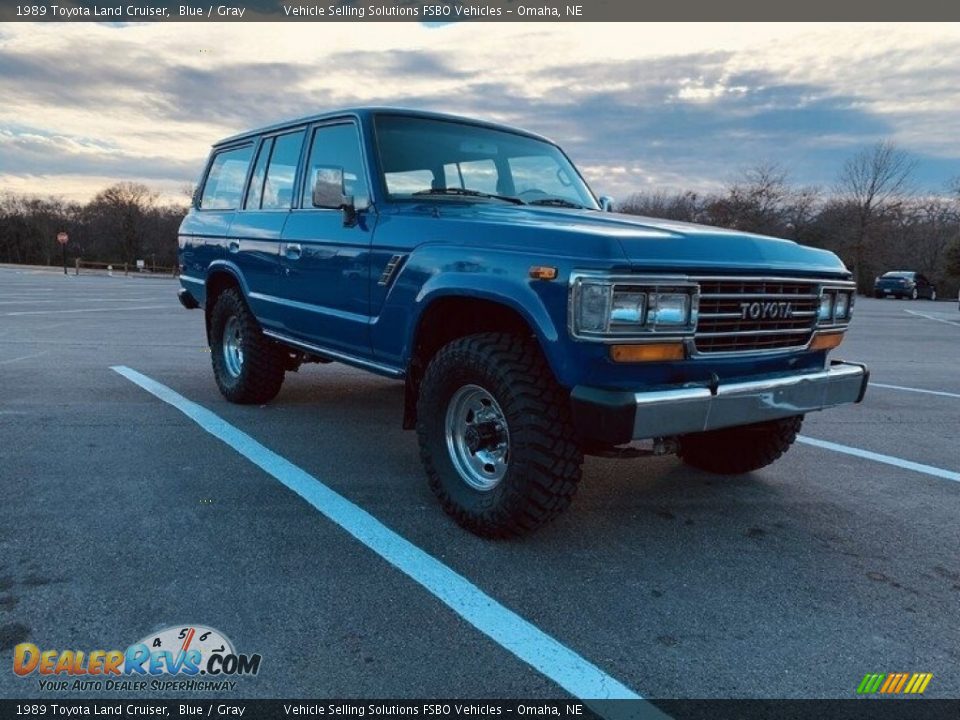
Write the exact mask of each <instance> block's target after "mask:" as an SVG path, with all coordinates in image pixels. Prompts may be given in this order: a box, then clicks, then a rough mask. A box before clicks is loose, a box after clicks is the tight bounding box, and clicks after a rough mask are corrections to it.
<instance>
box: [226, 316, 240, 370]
mask: <svg viewBox="0 0 960 720" xmlns="http://www.w3.org/2000/svg"><path fill="white" fill-rule="evenodd" d="M223 364H224V366H225V367H226V368H227V372H228V373H229V374H230V377H234V378H238V377H240V372H241V371H242V370H243V333H242V332H241V328H240V320H239V319H238V318H237V317H236V316H235V315H234V316H233V317H231V318H230V319H229V320H227V323H226V325H224V326H223Z"/></svg>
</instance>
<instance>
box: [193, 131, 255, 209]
mask: <svg viewBox="0 0 960 720" xmlns="http://www.w3.org/2000/svg"><path fill="white" fill-rule="evenodd" d="M252 155H253V145H245V146H243V147H239V148H234V149H232V150H224V151H222V152H219V153H217V154H216V156H214V158H213V164H212V165H211V166H210V172H209V173H207V181H206V182H205V183H204V184H203V195H201V196H200V207H201V208H202V209H204V210H235V209H236V208H238V207H240V201H241V200H242V199H243V183H244V182H245V181H246V179H247V169H248V168H249V167H250V158H251V156H252Z"/></svg>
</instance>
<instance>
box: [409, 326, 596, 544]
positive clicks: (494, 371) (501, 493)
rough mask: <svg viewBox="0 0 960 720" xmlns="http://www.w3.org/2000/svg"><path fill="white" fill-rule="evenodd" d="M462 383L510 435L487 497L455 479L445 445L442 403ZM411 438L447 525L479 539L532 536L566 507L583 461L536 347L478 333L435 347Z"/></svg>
mask: <svg viewBox="0 0 960 720" xmlns="http://www.w3.org/2000/svg"><path fill="white" fill-rule="evenodd" d="M468 384H473V385H478V386H480V387H482V388H484V389H485V390H486V391H487V392H488V393H490V394H491V395H492V396H493V397H494V398H495V399H496V401H497V404H498V405H499V406H500V408H501V409H502V411H503V414H504V416H505V418H506V421H507V426H508V428H509V433H510V456H509V461H508V464H507V470H506V474H505V475H504V477H503V479H502V480H501V481H500V482H499V484H497V485H496V486H495V487H494V488H493V489H491V490H487V491H480V490H477V489H474V488H473V487H471V486H470V485H468V484H467V483H466V482H465V481H464V480H463V478H462V477H461V476H460V474H459V472H458V471H457V470H456V468H455V466H454V463H453V460H452V459H451V457H450V452H449V450H448V448H447V443H446V435H445V423H446V415H447V407H448V403H449V401H450V399H451V397H452V396H453V395H454V393H455V392H456V391H457V390H459V389H460V388H461V387H463V386H464V385H468ZM417 437H418V440H419V442H420V459H421V460H422V461H423V466H424V468H425V469H426V473H427V479H428V481H429V484H430V489H431V490H432V491H433V492H434V494H435V495H436V496H437V498H438V499H439V500H440V504H441V505H442V507H443V509H444V510H445V511H446V512H447V513H448V514H449V515H450V516H451V517H453V519H454V520H456V521H457V522H458V523H459V524H460V525H462V526H463V527H464V528H466V529H467V530H469V531H470V532H472V533H474V534H476V535H479V536H481V537H489V538H504V537H512V536H518V535H522V534H525V533H528V532H531V531H532V530H535V529H536V528H538V527H540V526H541V525H543V524H544V523H546V522H548V521H550V520H552V519H553V518H554V517H556V516H557V515H559V514H560V513H561V512H563V511H564V510H565V509H566V508H567V507H568V506H569V505H570V502H571V501H572V500H573V496H574V494H575V493H576V491H577V484H578V483H579V482H580V468H581V465H582V464H583V454H582V453H581V451H580V448H579V446H578V445H577V443H576V440H575V437H574V429H573V423H572V421H571V419H570V405H569V397H568V395H567V393H566V391H564V390H563V388H561V387H560V385H558V384H557V381H556V380H555V379H554V377H553V373H552V372H551V371H550V368H549V367H548V366H547V363H546V361H545V360H544V357H543V354H542V353H541V351H540V348H539V347H538V346H537V345H536V343H534V342H533V341H532V340H530V339H528V338H524V337H521V336H519V335H514V334H509V333H494V332H491V333H481V334H477V335H469V336H466V337H463V338H460V339H458V340H454V341H453V342H451V343H450V344H448V345H446V346H444V347H443V348H441V349H440V351H439V352H437V354H436V355H435V356H434V357H433V359H432V360H431V362H430V364H429V366H428V367H427V371H426V373H425V375H424V378H423V381H422V382H421V385H420V394H419V399H418V402H417Z"/></svg>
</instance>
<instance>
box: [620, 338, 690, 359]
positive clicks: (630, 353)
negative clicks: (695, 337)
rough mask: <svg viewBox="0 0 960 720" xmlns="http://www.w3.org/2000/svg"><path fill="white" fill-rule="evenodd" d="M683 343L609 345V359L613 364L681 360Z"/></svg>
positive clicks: (683, 355) (683, 354)
mask: <svg viewBox="0 0 960 720" xmlns="http://www.w3.org/2000/svg"><path fill="white" fill-rule="evenodd" d="M685 355H686V353H684V350H683V343H679V342H670V343H648V344H646V345H611V346H610V358H611V359H612V360H613V361H614V362H663V361H665V360H683V358H684V357H685Z"/></svg>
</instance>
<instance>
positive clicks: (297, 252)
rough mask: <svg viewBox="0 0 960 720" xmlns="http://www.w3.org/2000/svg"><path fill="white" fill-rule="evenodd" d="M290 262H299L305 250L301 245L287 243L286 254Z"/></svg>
mask: <svg viewBox="0 0 960 720" xmlns="http://www.w3.org/2000/svg"><path fill="white" fill-rule="evenodd" d="M284 254H285V255H286V256H287V259H288V260H299V259H300V256H301V255H302V254H303V248H302V247H301V246H300V244H299V243H287V248H286V250H285V252H284Z"/></svg>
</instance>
